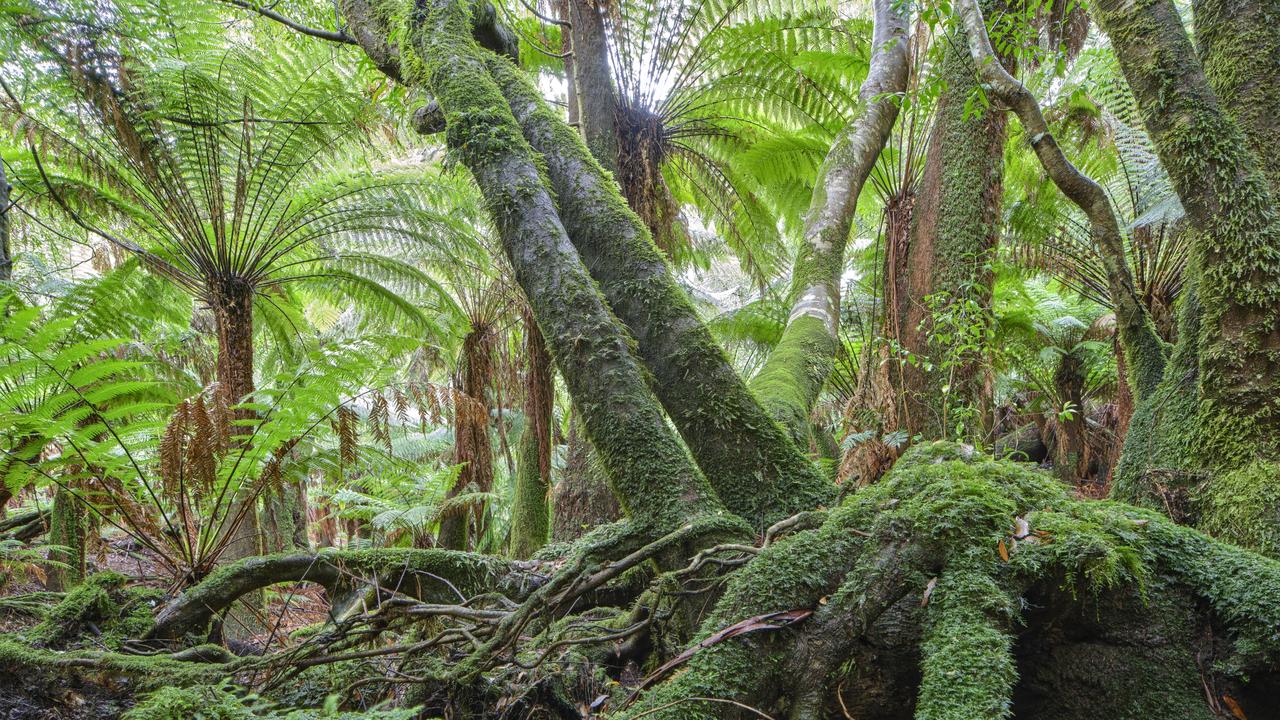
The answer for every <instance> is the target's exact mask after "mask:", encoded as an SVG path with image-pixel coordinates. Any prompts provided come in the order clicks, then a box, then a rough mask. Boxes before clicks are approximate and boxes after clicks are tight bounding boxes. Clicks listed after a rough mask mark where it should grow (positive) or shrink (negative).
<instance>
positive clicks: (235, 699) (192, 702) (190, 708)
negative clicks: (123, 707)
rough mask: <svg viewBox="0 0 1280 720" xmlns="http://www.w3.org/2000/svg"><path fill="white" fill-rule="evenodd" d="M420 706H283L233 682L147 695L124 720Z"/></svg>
mask: <svg viewBox="0 0 1280 720" xmlns="http://www.w3.org/2000/svg"><path fill="white" fill-rule="evenodd" d="M416 717H417V709H416V708H409V709H392V710H377V709H372V710H361V711H359V712H344V711H340V710H338V709H337V705H336V702H334V701H330V702H328V703H326V704H325V705H324V706H323V707H320V708H316V709H281V708H279V707H278V706H276V705H274V704H272V703H269V702H266V701H264V700H262V699H261V698H259V697H257V696H255V695H245V696H242V695H240V694H239V693H237V692H236V691H235V689H234V686H233V685H231V684H230V683H229V682H223V683H222V684H219V685H202V686H198V687H191V688H172V687H169V688H162V689H160V690H157V691H155V692H153V693H151V694H150V695H147V696H146V697H145V698H143V699H142V701H141V702H139V703H138V704H137V705H135V706H134V707H133V708H132V709H130V710H129V711H128V712H126V713H125V714H124V715H123V716H122V717H121V720H357V719H359V720H411V719H412V718H416Z"/></svg>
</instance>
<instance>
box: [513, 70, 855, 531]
mask: <svg viewBox="0 0 1280 720" xmlns="http://www.w3.org/2000/svg"><path fill="white" fill-rule="evenodd" d="M488 65H489V69H490V71H491V72H492V73H493V76H494V78H495V79H496V80H497V81H498V85H499V87H500V89H501V91H502V93H503V94H504V96H505V98H506V101H507V102H508V103H509V104H510V107H511V109H512V112H513V113H514V114H515V117H516V120H517V121H518V122H519V123H520V126H521V129H522V130H523V132H524V136H525V138H526V139H527V140H528V141H529V143H530V144H531V145H532V146H533V149H534V150H536V151H538V152H539V153H541V155H542V159H543V160H544V161H545V162H546V168H547V175H548V176H549V179H550V180H551V185H552V188H553V189H554V190H555V192H556V196H557V200H558V201H559V205H560V219H561V221H562V222H563V223H564V227H565V229H566V230H567V231H568V234H569V238H570V240H571V241H572V242H573V244H574V249H575V250H576V251H577V252H578V253H579V254H580V256H581V258H582V260H583V262H585V263H586V265H587V268H588V269H589V271H590V273H591V276H592V278H593V279H595V280H596V281H597V282H599V283H600V287H601V289H602V290H603V292H604V295H605V297H606V299H607V300H608V302H609V306H610V309H611V310H612V311H613V312H614V313H616V314H617V316H618V318H619V319H621V320H622V321H623V322H624V323H625V324H626V325H627V328H628V329H629V330H630V331H631V334H632V335H633V336H634V337H635V339H636V344H637V348H636V349H637V351H638V352H639V354H640V357H641V359H642V360H643V361H644V364H645V367H646V368H647V369H648V371H649V373H651V376H652V382H651V387H652V390H653V392H654V393H655V394H657V396H658V399H659V400H660V401H661V402H662V405H663V407H664V408H665V409H666V411H667V413H669V414H670V416H671V419H672V421H673V422H674V423H675V426H676V428H677V429H678V430H679V431H680V434H681V437H682V438H683V439H684V441H685V443H686V444H687V445H688V448H689V451H690V452H691V453H692V454H693V457H694V460H695V461H696V462H697V464H698V466H699V467H700V468H701V469H702V470H703V471H704V472H705V473H706V474H707V477H708V479H709V480H710V481H711V483H712V486H713V487H714V489H715V491H716V493H717V494H718V495H719V496H720V498H721V499H722V500H723V502H724V503H725V505H726V507H727V508H728V509H729V510H730V511H731V512H733V513H735V514H737V515H739V516H741V517H743V518H746V519H748V521H750V522H752V523H753V524H756V525H757V526H760V527H763V526H765V525H767V524H769V523H772V522H774V521H776V520H778V519H781V518H784V517H787V516H789V515H792V514H795V513H796V512H800V511H802V510H806V509H809V508H812V507H814V506H816V505H819V504H822V503H825V502H829V501H830V500H831V498H832V496H833V492H832V491H833V487H832V485H831V483H829V482H827V481H826V480H825V479H824V478H822V477H821V476H820V475H819V474H818V473H817V472H816V471H815V469H814V467H813V465H812V464H811V463H809V462H808V461H807V460H806V459H805V458H804V456H803V455H802V454H801V453H800V450H799V448H797V447H796V445H795V444H794V443H793V442H791V440H790V439H789V438H788V437H787V435H786V433H785V432H784V431H783V430H782V428H780V427H779V426H778V425H777V423H775V422H773V421H772V420H771V419H770V418H769V416H768V415H767V414H766V413H765V411H764V410H763V409H762V408H761V406H760V404H759V402H757V400H756V399H755V397H754V396H753V395H752V394H751V393H750V392H749V391H748V389H747V387H746V385H745V384H744V383H743V381H742V378H741V377H740V376H739V375H738V374H737V372H736V371H735V370H734V369H733V367H732V366H731V365H730V364H729V362H728V359H727V358H726V357H725V355H724V352H723V350H722V349H721V348H720V346H719V345H718V344H717V343H716V342H715V340H714V339H713V338H712V337H711V333H710V331H709V330H708V329H707V327H706V325H705V324H703V322H702V320H701V318H700V317H699V316H698V314H697V311H696V310H695V309H694V307H693V305H692V303H691V302H690V301H689V298H688V296H687V295H686V294H685V292H684V290H682V289H681V288H680V286H679V285H678V284H677V283H676V282H675V279H674V278H673V277H672V275H671V271H670V269H669V268H668V267H667V264H666V263H665V262H664V261H663V259H662V256H661V254H660V253H659V251H658V250H657V248H656V247H654V245H653V242H652V240H651V239H650V236H649V233H648V231H647V230H646V229H645V226H644V224H643V223H642V222H641V221H640V219H639V218H638V217H637V216H636V214H635V213H634V212H632V211H631V210H630V209H629V208H628V206H627V203H626V201H625V200H624V199H623V197H622V195H621V192H620V191H619V189H618V185H617V183H616V182H615V181H614V180H613V179H612V178H610V177H609V176H608V175H607V174H606V173H604V172H603V171H602V170H601V168H600V165H599V164H598V163H597V162H596V161H595V160H594V159H593V158H592V156H591V154H590V152H589V151H588V149H587V148H586V146H585V145H584V144H583V142H582V140H581V139H580V138H579V137H578V136H577V133H575V132H574V131H573V129H572V128H570V127H568V126H567V125H566V124H565V123H564V121H563V120H562V119H561V118H560V117H559V115H558V113H556V112H555V111H554V110H552V109H551V108H549V107H548V106H547V105H546V103H545V102H544V101H543V99H542V97H541V94H540V93H539V92H538V90H537V89H536V88H534V87H533V86H532V85H531V84H530V83H529V81H528V79H527V78H525V77H524V75H523V74H522V73H521V72H520V71H519V70H518V69H517V68H516V67H514V66H513V65H512V64H511V63H510V62H508V61H507V60H505V59H503V58H499V57H492V56H491V57H490V58H489V59H488ZM743 428H749V432H743Z"/></svg>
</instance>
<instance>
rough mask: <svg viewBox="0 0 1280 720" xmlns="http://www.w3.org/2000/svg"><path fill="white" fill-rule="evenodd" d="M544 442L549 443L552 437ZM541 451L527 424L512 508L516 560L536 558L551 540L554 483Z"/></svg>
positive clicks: (513, 543) (512, 547) (513, 544)
mask: <svg viewBox="0 0 1280 720" xmlns="http://www.w3.org/2000/svg"><path fill="white" fill-rule="evenodd" d="M549 430H550V428H548V431H549ZM545 441H546V442H549V441H550V438H549V436H548V438H547V439H546V440H545ZM539 450H540V442H539V438H538V437H537V435H536V434H535V433H534V432H533V427H532V426H531V424H527V425H526V427H525V429H524V431H523V432H522V433H521V434H520V451H519V454H518V456H517V459H516V481H515V485H516V490H515V500H514V502H513V505H512V508H511V556H512V557H515V558H521V559H523V558H528V557H530V556H532V555H534V554H535V553H536V552H537V551H538V549H539V548H541V547H542V546H543V545H546V544H547V541H548V540H550V539H551V504H550V502H549V500H550V497H551V483H550V477H545V476H544V475H543V473H542V469H541V466H540V460H539Z"/></svg>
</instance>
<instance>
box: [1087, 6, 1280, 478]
mask: <svg viewBox="0 0 1280 720" xmlns="http://www.w3.org/2000/svg"><path fill="white" fill-rule="evenodd" d="M1095 11H1096V16H1097V19H1098V20H1099V22H1100V23H1101V25H1102V27H1103V29H1105V30H1106V31H1107V34H1108V35H1109V36H1110V38H1111V43H1112V47H1113V48H1114V50H1115V53H1116V57H1117V58H1118V59H1119V62H1120V67H1121V69H1122V70H1123V71H1124V75H1125V78H1126V79H1127V80H1128V82H1129V86H1130V88H1132V90H1133V93H1134V97H1135V99H1136V100H1137V103H1138V109H1139V112H1140V113H1141V115H1142V118H1143V122H1144V124H1145V125H1146V128H1147V132H1148V134H1149V135H1150V137H1151V140H1152V143H1153V144H1154V145H1155V149H1156V153H1157V155H1158V156H1159V157H1160V161H1161V163H1162V164H1163V165H1164V167H1165V169H1166V170H1168V172H1169V177H1170V179H1171V180H1172V181H1173V185H1174V189H1175V190H1176V191H1177V193H1178V196H1179V198H1180V199H1181V200H1182V204H1183V207H1184V208H1185V209H1186V212H1187V216H1188V219H1189V220H1190V222H1191V224H1192V227H1193V228H1194V230H1195V233H1196V234H1195V239H1194V241H1193V246H1192V259H1191V266H1192V268H1194V273H1195V274H1194V275H1193V278H1194V281H1195V282H1194V285H1195V287H1194V288H1189V289H1192V290H1193V291H1194V293H1195V294H1196V295H1197V296H1198V300H1199V308H1200V310H1199V313H1200V316H1199V317H1197V318H1188V320H1190V321H1193V322H1194V323H1195V324H1198V326H1199V332H1198V333H1197V334H1191V335H1187V334H1185V333H1183V332H1181V331H1180V332H1179V340H1180V343H1181V344H1182V345H1183V346H1184V347H1182V348H1180V350H1179V352H1180V353H1181V354H1182V355H1183V356H1186V357H1187V358H1188V359H1190V358H1191V356H1192V355H1194V360H1193V361H1192V364H1193V365H1194V372H1195V374H1196V375H1197V376H1198V381H1197V385H1198V388H1197V390H1196V391H1195V392H1196V394H1197V395H1198V396H1199V398H1200V399H1201V400H1203V402H1201V403H1199V404H1198V407H1193V408H1191V409H1192V410H1193V412H1192V413H1186V412H1179V413H1176V417H1169V418H1168V420H1167V421H1165V422H1162V423H1161V426H1160V427H1152V428H1151V429H1150V433H1153V434H1157V435H1163V436H1166V437H1171V436H1180V437H1181V439H1180V440H1176V441H1175V442H1171V443H1169V444H1170V445H1171V446H1176V447H1174V452H1173V453H1172V455H1173V457H1168V458H1165V459H1164V461H1165V462H1167V463H1168V464H1169V465H1171V466H1176V467H1180V468H1188V467H1190V468H1193V469H1194V468H1210V469H1213V468H1218V469H1225V468H1230V467H1238V466H1240V465H1242V464H1244V463H1246V462H1249V461H1252V460H1254V459H1256V458H1258V457H1260V456H1261V457H1264V458H1275V457H1276V455H1277V450H1278V440H1280V433H1277V430H1278V429H1280V427H1277V426H1280V411H1278V410H1280V409H1278V408H1277V405H1276V402H1275V398H1276V397H1277V396H1278V395H1280V366H1278V365H1277V362H1278V358H1280V216H1278V214H1277V208H1276V206H1275V198H1274V197H1273V196H1272V194H1271V190H1270V187H1269V186H1268V183H1267V180H1266V177H1265V175H1264V174H1263V172H1262V169H1261V165H1260V163H1259V162H1258V160H1257V158H1256V157H1255V156H1254V154H1253V152H1252V151H1251V149H1250V144H1249V143H1248V142H1247V140H1246V138H1245V135H1244V134H1243V133H1242V132H1241V130H1240V128H1239V126H1237V125H1236V123H1235V122H1234V121H1233V120H1232V119H1231V117H1230V116H1229V114H1228V111H1227V110H1224V108H1223V106H1222V105H1221V104H1220V100H1219V98H1218V97H1217V96H1216V95H1215V93H1214V92H1213V90H1212V88H1211V87H1210V84H1209V81H1208V79H1207V78H1206V76H1205V70H1204V67H1203V66H1202V65H1201V62H1200V58H1199V56H1198V55H1197V54H1196V53H1195V51H1194V49H1193V48H1192V45H1191V40H1190V39H1189V38H1188V37H1187V32H1186V29H1185V28H1184V27H1183V25H1182V20H1181V18H1180V16H1179V14H1178V12H1177V9H1176V8H1175V7H1174V5H1173V3H1172V2H1169V1H1168V0H1137V1H1136V2H1127V1H1126V2H1121V1H1120V0H1105V1H1104V2H1101V3H1099V4H1098V5H1097V6H1096V7H1095ZM1210 37H1211V38H1213V37H1214V32H1210ZM1216 52H1217V51H1216V50H1211V55H1213V54H1216ZM1218 59H1219V60H1221V59H1222V58H1218ZM1171 371H1172V374H1173V375H1178V374H1179V372H1178V370H1177V369H1176V368H1171ZM1166 379H1167V380H1168V382H1170V383H1176V384H1178V385H1181V384H1182V383H1183V381H1184V379H1185V378H1183V377H1172V376H1171V377H1168V378H1166ZM1170 391H1171V392H1184V391H1183V390H1174V389H1173V388H1172V387H1171V388H1170ZM1144 413H1145V414H1146V415H1150V414H1151V410H1150V408H1147V409H1145V410H1144V408H1143V403H1141V402H1140V403H1139V408H1138V410H1137V411H1136V412H1135V420H1134V426H1136V425H1137V424H1138V419H1139V417H1140V416H1143V415H1144ZM1188 416H1190V417H1188ZM1144 422H1145V421H1144ZM1141 434H1146V433H1145V432H1144V433H1140V435H1141ZM1129 439H1130V441H1132V440H1133V439H1134V433H1133V427H1132V426H1131V430H1130V437H1129ZM1138 439H1139V440H1140V441H1141V443H1142V444H1148V443H1149V442H1150V441H1152V438H1147V437H1142V438H1138ZM1128 446H1129V443H1128V442H1127V443H1126V448H1127V447H1128ZM1127 454H1128V450H1126V455H1127Z"/></svg>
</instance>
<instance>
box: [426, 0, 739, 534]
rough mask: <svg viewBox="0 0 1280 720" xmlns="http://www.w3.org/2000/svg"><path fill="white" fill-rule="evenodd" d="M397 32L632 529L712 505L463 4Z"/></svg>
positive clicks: (655, 526)
mask: <svg viewBox="0 0 1280 720" xmlns="http://www.w3.org/2000/svg"><path fill="white" fill-rule="evenodd" d="M408 22H409V26H408V27H409V34H410V38H411V41H412V44H413V47H414V49H415V50H416V51H417V53H418V54H419V55H420V56H421V58H422V59H423V61H424V62H425V63H426V67H427V77H426V78H425V81H426V85H427V87H428V88H430V89H431V90H432V91H433V93H434V95H435V97H436V98H437V100H438V102H439V104H440V107H441V108H442V110H443V111H444V115H445V118H446V122H447V124H448V131H447V139H448V143H449V146H450V147H451V148H452V149H453V150H454V151H455V152H457V154H458V157H459V159H460V160H461V162H462V163H463V164H464V165H465V166H466V167H467V168H468V169H470V171H471V174H472V175H473V177H474V178H475V180H476V182H477V184H478V186H479V187H480V190H481V192H482V193H483V194H484V196H485V198H486V200H487V201H488V203H489V205H490V207H492V208H494V215H495V218H494V219H495V221H496V224H497V228H498V233H499V236H500V237H501V240H502V244H503V248H504V250H505V251H506V254H507V257H508V260H509V261H510V262H511V266H512V268H513V270H514V274H515V277H516V280H517V282H518V283H519V284H520V286H521V288H522V289H523V290H524V293H525V296H526V298H528V301H529V304H530V307H531V308H532V310H533V314H534V317H535V318H536V319H537V321H538V326H539V328H540V329H541V330H542V333H543V335H544V336H545V338H546V340H547V345H548V347H549V348H550V350H551V353H552V356H553V357H554V358H555V361H556V365H557V366H558V367H559V369H560V372H561V375H562V376H563V377H564V379H565V383H566V384H567V385H568V389H569V392H570V394H571V395H572V396H573V397H574V399H575V400H576V401H577V402H578V403H579V409H580V410H581V411H582V415H583V420H584V422H585V425H586V429H587V433H588V435H589V437H590V439H591V442H592V443H593V445H594V446H595V447H596V449H597V451H598V452H599V453H600V455H601V458H602V460H603V462H604V465H605V467H606V470H607V471H608V473H609V477H610V482H611V484H612V486H613V489H614V492H615V494H616V495H617V497H618V499H619V500H620V501H621V503H622V505H623V507H624V508H625V510H626V512H627V515H628V517H629V518H630V519H631V520H632V522H633V523H634V525H635V526H636V527H638V528H641V529H642V532H643V534H646V535H649V534H652V533H660V532H669V531H671V530H673V529H675V528H677V527H679V526H681V525H683V524H684V523H686V522H688V521H690V520H691V519H694V518H713V517H716V516H718V515H721V514H722V513H723V506H722V505H721V503H720V501H719V499H718V498H717V497H716V494H715V492H714V491H713V490H712V489H711V486H710V485H709V484H708V483H707V480H706V478H705V477H704V476H703V475H702V473H701V472H700V471H699V470H698V468H697V467H696V466H695V465H694V464H693V462H692V460H691V459H690V458H689V456H688V454H687V453H686V451H685V449H684V448H683V446H682V445H681V444H680V442H679V440H678V439H677V438H676V436H675V435H674V434H673V433H672V432H671V431H670V429H669V427H668V426H667V424H666V419H665V417H664V416H663V413H662V411H661V409H660V407H659V406H658V403H657V401H656V399H655V398H654V396H653V395H652V393H651V392H650V389H649V387H648V385H647V383H646V378H645V372H644V370H643V368H642V366H641V364H640V362H639V360H638V359H637V358H636V356H635V355H634V354H633V352H632V349H631V348H632V343H631V342H630V338H629V336H628V335H627V333H626V331H625V330H624V329H623V328H622V327H621V326H620V325H619V324H618V322H617V321H616V320H615V319H614V316H613V313H612V312H611V311H610V309H609V307H608V306H607V305H606V303H605V300H604V297H603V296H602V295H601V294H600V291H599V289H598V288H597V287H596V285H595V283H594V281H593V280H592V279H591V276H590V275H589V274H588V272H587V269H586V267H585V266H584V265H583V264H582V260H581V259H580V257H579V255H578V253H577V251H576V250H575V249H574V247H573V245H572V243H571V242H570V240H569V237H568V234H567V233H566V232H565V228H564V226H563V225H562V224H561V221H560V216H559V214H558V212H557V208H556V204H555V202H554V201H553V200H552V197H551V193H550V191H549V190H548V188H547V187H545V186H544V185H543V179H542V175H541V174H540V172H539V167H538V163H537V162H536V160H535V155H534V153H533V150H532V148H530V147H529V145H528V143H527V142H526V141H525V139H524V137H523V135H522V133H521V130H520V127H519V125H518V124H517V123H516V120H515V118H514V117H513V115H512V112H511V109H510V108H509V107H508V104H507V101H506V99H505V98H504V97H503V95H502V92H501V91H500V90H499V87H498V85H497V83H496V82H495V81H494V79H493V78H492V76H491V75H490V71H489V68H488V66H487V64H486V58H485V56H484V54H482V51H481V50H480V48H479V47H478V46H477V45H476V42H475V40H473V39H472V23H471V18H470V15H469V12H468V9H467V8H466V7H463V6H461V5H460V4H458V3H456V2H453V1H452V0H438V1H437V2H428V1H427V0H419V2H418V3H417V4H416V6H415V8H414V10H413V11H412V13H411V15H410V17H409V18H408Z"/></svg>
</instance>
